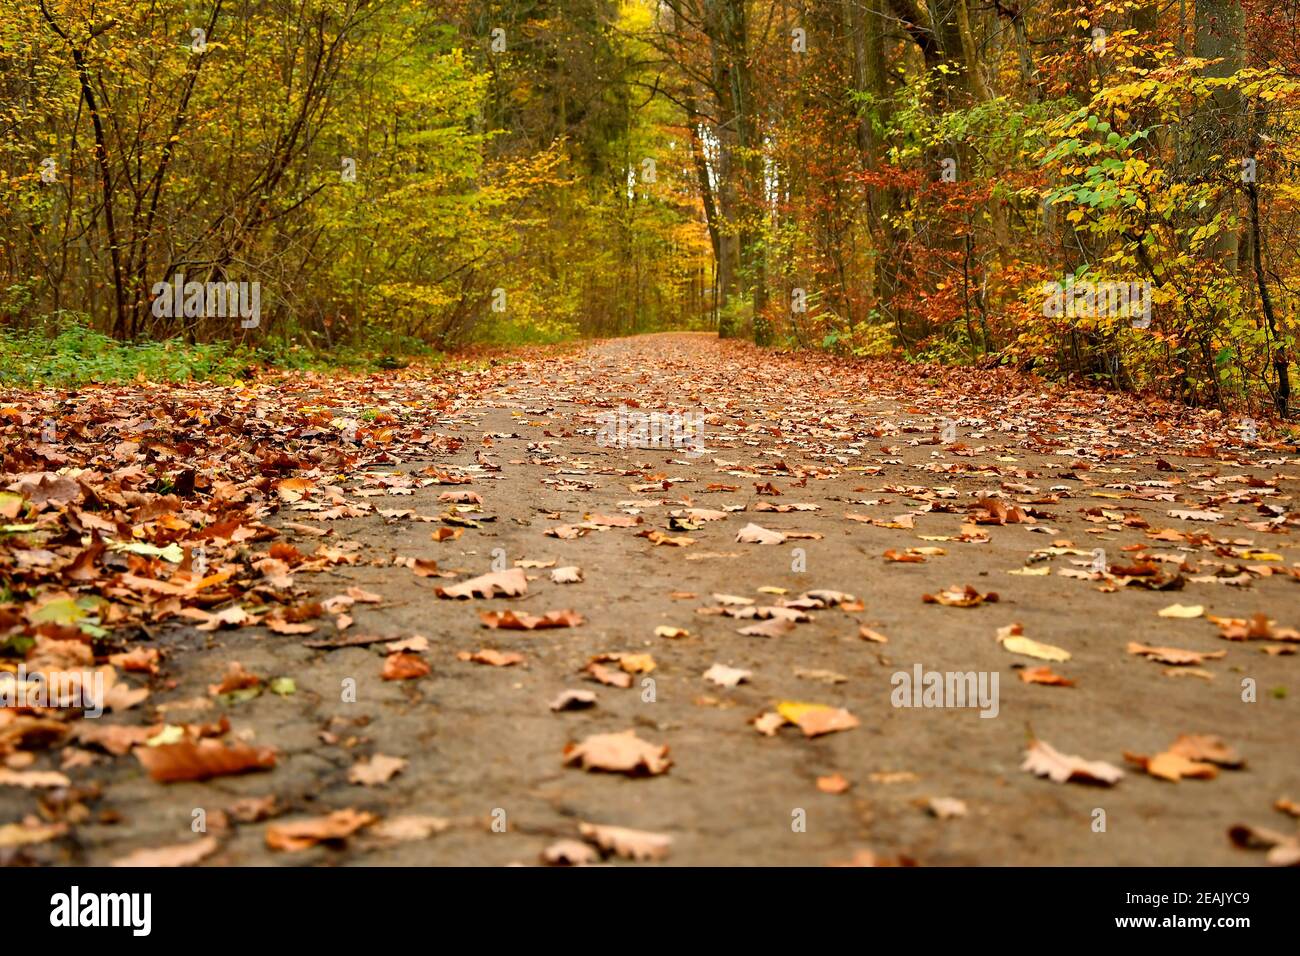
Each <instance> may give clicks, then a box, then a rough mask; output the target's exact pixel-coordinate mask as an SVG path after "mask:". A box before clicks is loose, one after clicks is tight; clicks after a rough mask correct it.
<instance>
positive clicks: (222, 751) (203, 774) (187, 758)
mask: <svg viewBox="0 0 1300 956" xmlns="http://www.w3.org/2000/svg"><path fill="white" fill-rule="evenodd" d="M134 753H135V756H136V759H137V760H139V761H140V763H141V765H142V766H143V767H144V768H145V770H147V771H149V776H150V777H152V778H153V779H154V780H156V781H158V782H159V783H173V782H175V781H178V780H208V779H210V778H212V777H225V776H229V775H231V774H239V773H248V772H249V771H252V770H271V769H272V768H274V767H275V751H274V750H272V749H271V748H270V747H250V746H248V745H247V744H231V745H229V746H227V745H226V744H223V743H221V741H219V740H210V739H209V740H181V741H178V742H177V743H174V744H159V745H158V746H156V747H149V746H144V747H136V748H135V751H134Z"/></svg>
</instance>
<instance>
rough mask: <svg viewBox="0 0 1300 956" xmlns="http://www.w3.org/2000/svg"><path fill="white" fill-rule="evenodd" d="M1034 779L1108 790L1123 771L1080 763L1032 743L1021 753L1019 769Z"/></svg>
mask: <svg viewBox="0 0 1300 956" xmlns="http://www.w3.org/2000/svg"><path fill="white" fill-rule="evenodd" d="M1020 769H1021V770H1027V771H1029V772H1030V773H1032V774H1034V775H1035V776H1038V777H1047V778H1048V779H1049V780H1051V781H1053V782H1055V783H1066V782H1067V781H1076V782H1078V783H1096V784H1101V785H1103V786H1107V787H1109V786H1112V785H1113V784H1115V783H1117V782H1118V781H1119V780H1120V779H1121V778H1122V777H1123V776H1124V771H1123V770H1120V769H1119V768H1118V767H1113V766H1111V765H1110V764H1108V763H1105V762H1103V761H1101V760H1084V759H1083V758H1082V757H1073V756H1070V755H1068V754H1063V753H1061V752H1060V751H1058V750H1057V749H1056V748H1055V747H1053V746H1052V745H1051V744H1048V743H1046V742H1045V741H1042V740H1035V741H1033V742H1032V743H1031V744H1030V745H1029V749H1028V750H1026V751H1025V762H1024V763H1023V764H1022V765H1021V767H1020Z"/></svg>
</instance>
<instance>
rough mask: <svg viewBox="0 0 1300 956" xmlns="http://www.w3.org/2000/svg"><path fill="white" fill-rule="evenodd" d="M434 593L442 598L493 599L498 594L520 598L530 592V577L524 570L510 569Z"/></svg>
mask: <svg viewBox="0 0 1300 956" xmlns="http://www.w3.org/2000/svg"><path fill="white" fill-rule="evenodd" d="M434 592H435V593H436V594H437V595H438V597H440V598H474V597H482V598H491V597H496V596H497V594H502V595H504V596H505V597H518V596H519V595H521V594H526V593H527V592H528V577H527V575H526V574H524V569H523V568H508V569H506V570H505V571H491V572H489V573H488V574H481V575H479V576H478V577H476V578H470V579H469V580H468V581H461V582H460V583H459V584H453V585H451V586H450V587H445V588H442V587H440V588H435V589H434Z"/></svg>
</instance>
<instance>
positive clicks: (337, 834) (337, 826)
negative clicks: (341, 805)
mask: <svg viewBox="0 0 1300 956" xmlns="http://www.w3.org/2000/svg"><path fill="white" fill-rule="evenodd" d="M376 820H378V817H376V816H375V815H374V814H373V813H368V812H366V811H364V810H353V809H351V808H349V809H347V810H335V811H334V812H333V813H330V814H327V815H325V816H322V817H310V818H308V819H305V820H290V821H287V822H285V823H273V824H271V825H270V826H268V827H267V828H266V845H267V847H269V848H270V849H272V850H283V851H285V852H287V853H296V852H298V851H300V850H306V849H310V848H311V847H313V846H315V845H316V844H317V843H322V842H326V841H336V840H346V839H347V838H348V837H350V836H351V835H352V834H354V833H356V832H357V831H358V830H360V829H362V828H363V827H367V826H370V825H371V824H372V823H374V822H375V821H376Z"/></svg>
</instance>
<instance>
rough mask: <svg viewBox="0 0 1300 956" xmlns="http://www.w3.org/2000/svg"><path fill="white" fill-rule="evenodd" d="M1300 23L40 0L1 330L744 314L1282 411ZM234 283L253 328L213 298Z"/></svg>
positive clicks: (1199, 5)
mask: <svg viewBox="0 0 1300 956" xmlns="http://www.w3.org/2000/svg"><path fill="white" fill-rule="evenodd" d="M1298 33H1300V6H1297V4H1296V2H1294V0H1284V2H1281V3H1274V2H1269V3H1265V2H1263V0H1244V2H1239V0H1200V2H1191V0H1189V2H1186V3H1182V2H1180V3H1178V4H1161V3H1150V4H1147V3H1137V2H1110V0H1107V2H1098V3H1072V2H1057V0H1036V2H1031V0H1020V2H1015V0H1006V2H1004V0H990V2H988V3H984V2H981V0H926V2H922V0H623V2H619V0H435V2H432V3H429V2H426V0H160V2H155V3H147V4H146V3H139V2H136V0H11V2H8V3H6V4H5V5H4V7H3V9H2V10H0V124H3V126H4V133H5V135H4V138H3V141H0V212H2V213H3V221H2V225H0V235H2V236H3V244H4V250H5V256H4V260H3V264H2V265H0V270H2V271H0V321H3V324H4V327H5V329H6V330H7V331H6V334H7V335H9V334H16V333H22V332H26V333H29V334H30V333H31V332H32V330H38V331H40V332H41V334H47V333H46V330H51V329H55V328H62V327H69V326H75V327H79V328H80V327H84V328H86V329H89V330H93V331H94V332H96V333H100V334H103V335H107V336H111V337H113V338H114V339H117V340H122V341H133V342H141V341H160V340H169V339H173V338H180V339H183V340H185V341H187V342H190V343H220V342H241V343H253V344H267V343H281V344H284V343H298V344H299V345H301V346H303V347H305V348H308V349H310V350H312V351H314V352H317V353H325V354H329V353H330V352H331V351H332V350H340V349H343V348H362V349H369V350H371V351H373V352H375V353H381V352H382V353H388V352H397V351H402V350H404V349H413V348H419V347H432V348H438V349H449V348H454V347H457V346H459V345H463V344H466V343H471V342H506V343H516V344H517V343H528V342H547V341H555V340H559V339H564V338H569V337H575V336H608V335H617V334H628V333H636V332H643V331H652V330H662V329H674V328H676V329H700V330H703V329H716V330H717V331H718V332H719V333H720V334H721V335H723V336H743V337H748V338H750V339H752V340H753V341H755V342H756V343H758V344H760V345H768V346H777V347H797V348H825V349H829V350H833V351H836V352H839V353H843V354H847V355H853V356H860V357H886V356H900V357H904V358H907V359H911V360H917V361H938V362H950V363H981V364H1001V365H1011V366H1015V367H1018V368H1021V369H1024V370H1030V371H1034V372H1036V373H1039V374H1042V375H1045V376H1048V377H1052V378H1058V379H1072V380H1084V381H1090V382H1092V383H1094V384H1100V385H1103V386H1106V387H1111V388H1117V389H1124V390H1133V391H1151V392H1153V393H1156V394H1159V395H1162V396H1165V397H1170V398H1174V399H1177V400H1181V401H1185V402H1189V403H1194V404H1202V405H1214V406H1220V407H1229V406H1246V407H1253V408H1266V407H1268V408H1272V409H1274V410H1276V411H1277V412H1280V413H1282V414H1283V415H1285V414H1287V413H1289V412H1290V410H1291V404H1292V398H1291V384H1290V382H1291V379H1292V378H1293V376H1294V369H1293V368H1292V361H1293V356H1294V338H1295V323H1294V319H1293V316H1294V312H1295V307H1296V283H1297V281H1298V280H1300V262H1298V259H1297V257H1298V255H1300V249H1298V248H1297V239H1296V228H1297V224H1298V223H1300V218H1298V217H1297V208H1296V206H1297V199H1298V198H1300V196H1298V193H1297V180H1296V168H1297V165H1296V164H1297V160H1300V150H1298V144H1297V138H1296V125H1297V120H1296V106H1297V104H1300V52H1298V51H1300V35H1298ZM240 283H244V284H245V287H244V288H245V291H246V286H247V284H252V283H256V291H257V293H258V296H259V298H258V308H257V315H256V316H252V314H251V310H250V309H249V308H247V307H246V308H244V309H243V311H242V312H241V311H240V310H238V309H235V308H230V309H226V308H222V309H221V310H219V311H220V314H218V315H214V314H212V310H211V309H208V308H204V307H203V306H204V305H205V304H206V303H207V302H208V300H210V299H211V297H212V294H213V291H214V290H215V291H217V292H222V293H223V294H224V291H225V290H227V289H229V291H230V292H231V293H232V294H233V293H235V292H236V291H237V289H239V288H241V287H240ZM187 284H193V285H194V288H195V289H196V290H197V291H196V292H195V294H194V295H192V296H191V295H188V294H182V295H177V296H176V301H175V302H174V303H171V296H172V290H173V289H175V290H176V291H177V292H178V293H183V292H185V290H186V288H187ZM164 294H165V295H167V296H168V300H167V303H163V304H164V305H168V306H169V307H165V308H164V307H160V296H162V295H164ZM247 299H248V296H247V295H245V300H244V301H245V305H247V304H248V303H247ZM186 302H190V303H191V305H187V304H186ZM173 305H174V307H171V306H173Z"/></svg>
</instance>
